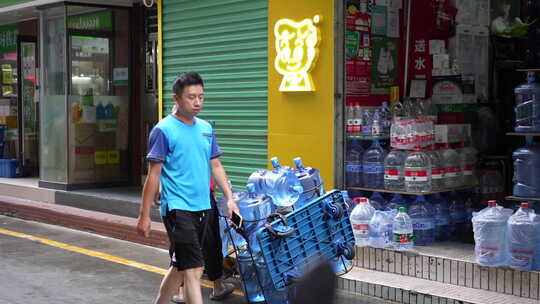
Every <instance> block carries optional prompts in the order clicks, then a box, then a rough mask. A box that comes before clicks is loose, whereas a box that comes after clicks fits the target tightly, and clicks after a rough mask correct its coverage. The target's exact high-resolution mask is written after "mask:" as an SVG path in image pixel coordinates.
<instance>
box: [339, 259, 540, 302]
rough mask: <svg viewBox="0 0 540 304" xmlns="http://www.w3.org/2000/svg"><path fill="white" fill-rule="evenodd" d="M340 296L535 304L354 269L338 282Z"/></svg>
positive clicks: (420, 280)
mask: <svg viewBox="0 0 540 304" xmlns="http://www.w3.org/2000/svg"><path fill="white" fill-rule="evenodd" d="M338 288H339V290H342V291H343V292H349V293H351V294H356V295H367V296H372V297H377V298H381V299H385V300H390V301H394V302H398V303H407V304H443V303H444V304H458V303H459V304H467V303H471V304H472V303H475V304H517V303H519V304H538V303H539V302H538V301H537V300H534V299H526V298H521V297H518V296H514V295H506V294H500V293H497V292H493V291H488V290H481V289H474V288H469V287H463V286H456V285H450V284H446V283H441V282H434V281H429V280H425V279H420V278H412V277H405V276H403V275H398V274H393V273H385V272H380V271H375V270H368V269H361V268H357V267H354V268H353V270H352V271H350V272H349V273H347V274H345V275H343V276H342V277H340V278H338Z"/></svg>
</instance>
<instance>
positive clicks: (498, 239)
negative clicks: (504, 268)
mask: <svg viewBox="0 0 540 304" xmlns="http://www.w3.org/2000/svg"><path fill="white" fill-rule="evenodd" d="M507 221H508V216H507V215H506V214H505V213H504V212H503V210H502V208H498V207H497V202H496V201H489V202H488V207H487V208H484V209H482V210H481V211H480V212H478V213H476V214H475V215H474V216H473V218H472V222H473V228H474V241H475V246H474V253H475V256H476V262H477V263H478V264H480V265H482V266H500V265H505V264H506V262H507V260H508V254H507V249H506V248H507V247H506V246H507V244H506V231H507Z"/></svg>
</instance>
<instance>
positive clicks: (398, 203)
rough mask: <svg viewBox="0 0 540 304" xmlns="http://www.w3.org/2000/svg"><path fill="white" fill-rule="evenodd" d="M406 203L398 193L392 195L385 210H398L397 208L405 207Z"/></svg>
mask: <svg viewBox="0 0 540 304" xmlns="http://www.w3.org/2000/svg"><path fill="white" fill-rule="evenodd" d="M406 206H407V201H405V199H404V198H403V196H402V195H401V194H399V193H397V194H394V197H392V199H391V200H390V201H389V202H388V204H387V205H386V208H385V209H386V210H398V208H399V207H406Z"/></svg>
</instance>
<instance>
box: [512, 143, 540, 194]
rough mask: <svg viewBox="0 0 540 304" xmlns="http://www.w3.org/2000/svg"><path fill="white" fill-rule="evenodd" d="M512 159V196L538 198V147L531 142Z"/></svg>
mask: <svg viewBox="0 0 540 304" xmlns="http://www.w3.org/2000/svg"><path fill="white" fill-rule="evenodd" d="M512 158H513V159H514V177H513V178H512V180H513V182H514V189H513V192H514V195H516V196H520V197H540V147H539V146H538V145H537V144H535V143H534V142H533V141H532V140H527V145H526V146H525V147H523V148H519V149H517V150H516V151H514V153H513V154H512Z"/></svg>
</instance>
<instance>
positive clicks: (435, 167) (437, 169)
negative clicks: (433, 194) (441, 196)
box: [426, 144, 444, 191]
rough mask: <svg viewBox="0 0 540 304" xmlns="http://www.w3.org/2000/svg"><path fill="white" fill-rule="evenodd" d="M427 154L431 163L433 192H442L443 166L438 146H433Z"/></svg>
mask: <svg viewBox="0 0 540 304" xmlns="http://www.w3.org/2000/svg"><path fill="white" fill-rule="evenodd" d="M426 154H427V155H428V156H429V160H430V162H431V190H432V191H438V190H442V189H444V182H443V165H442V160H441V155H440V153H439V151H438V150H437V146H436V145H435V144H431V146H430V148H429V149H428V150H427V151H426Z"/></svg>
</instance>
